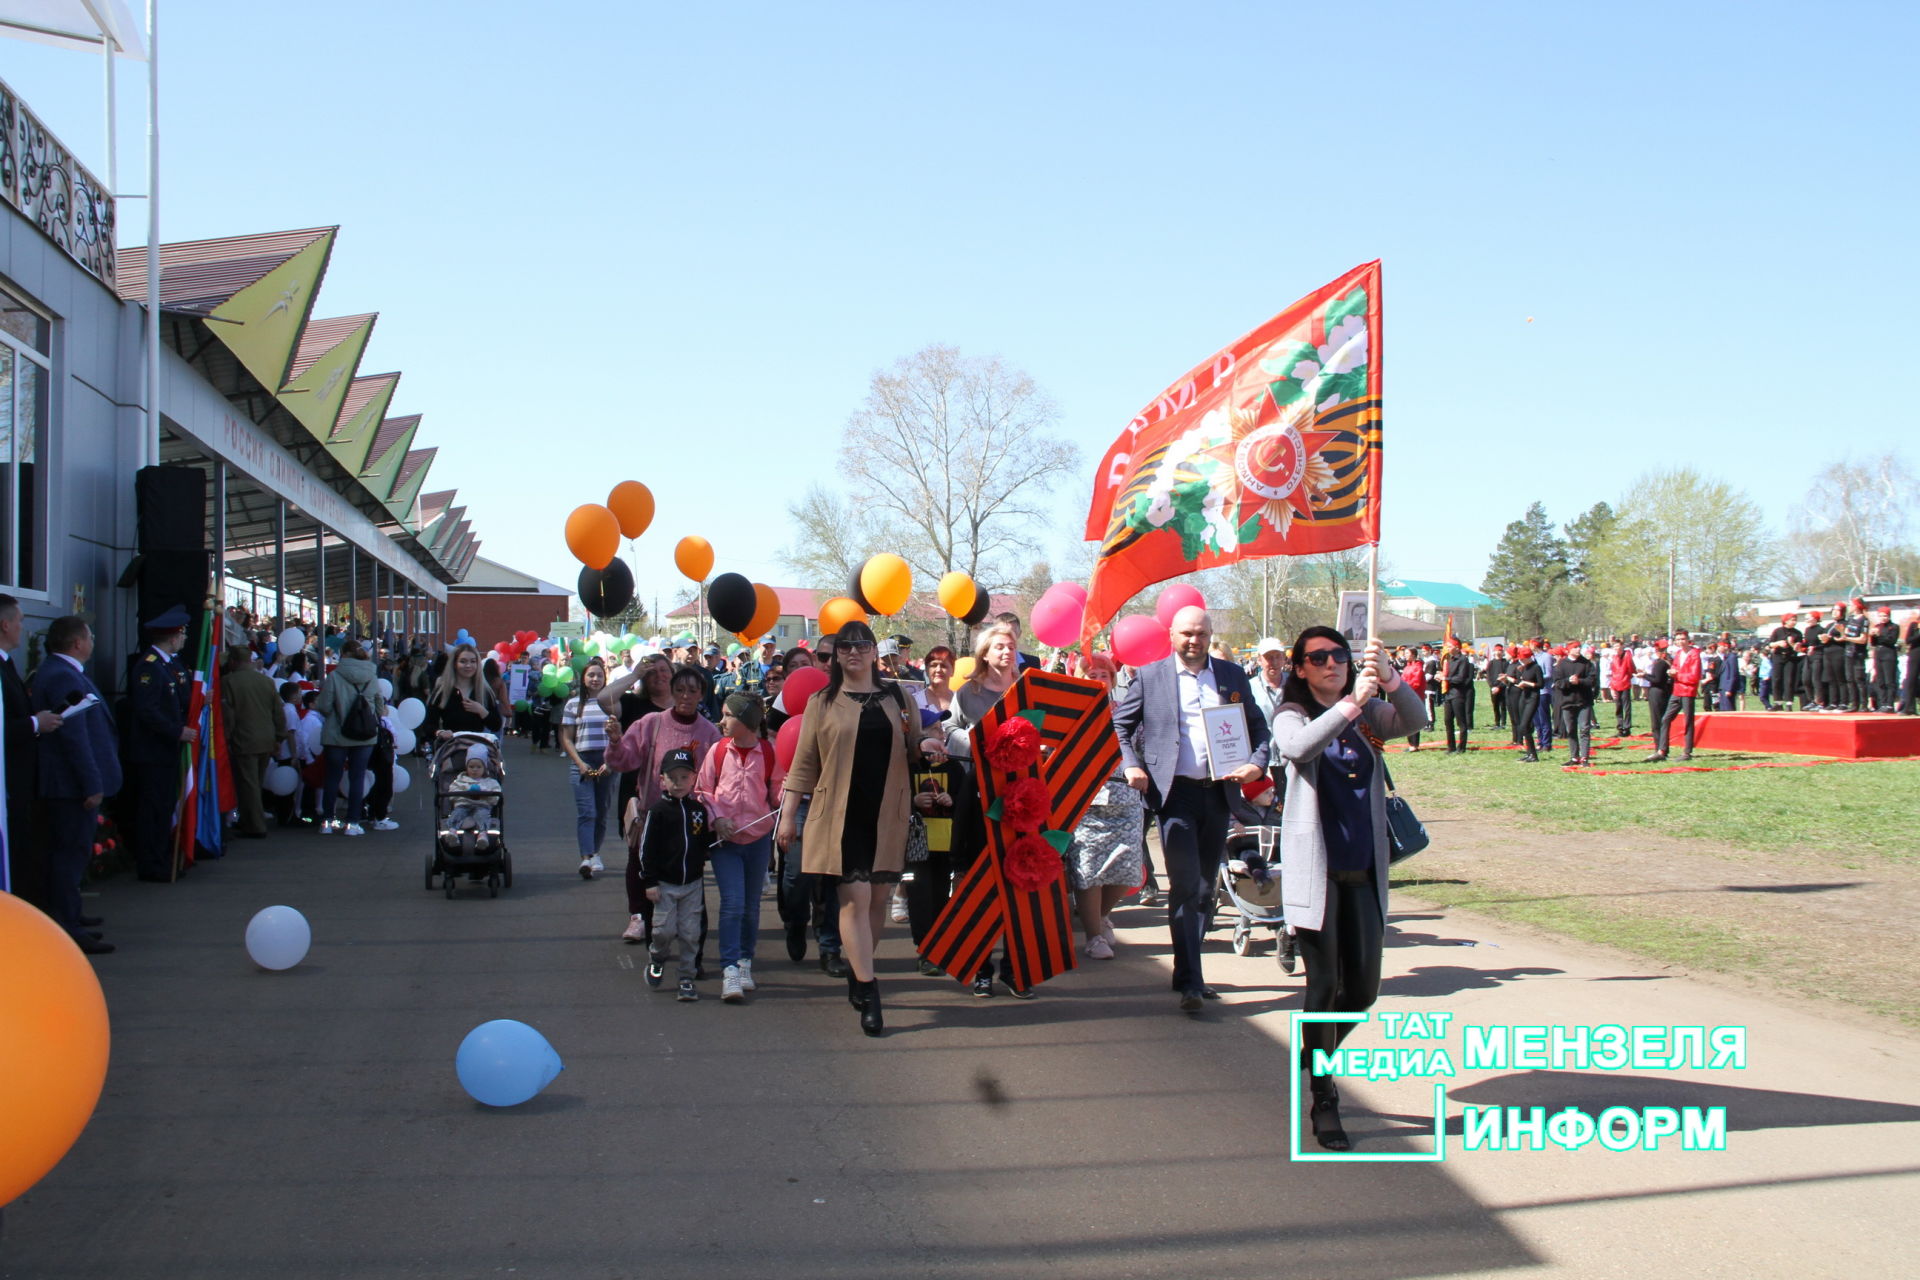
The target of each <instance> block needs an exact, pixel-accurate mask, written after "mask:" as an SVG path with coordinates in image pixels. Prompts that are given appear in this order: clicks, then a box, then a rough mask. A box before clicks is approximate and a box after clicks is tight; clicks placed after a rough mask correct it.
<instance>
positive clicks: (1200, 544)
mask: <svg viewBox="0 0 1920 1280" xmlns="http://www.w3.org/2000/svg"><path fill="white" fill-rule="evenodd" d="M1380 469H1381V447H1380V264H1379V262H1377V261H1375V262H1370V263H1367V264H1366V265H1365V266H1362V267H1355V268H1354V269H1353V270H1352V271H1349V272H1347V274H1345V275H1344V276H1341V277H1340V278H1339V279H1338V280H1335V281H1333V282H1332V283H1331V284H1328V285H1326V286H1324V287H1323V288H1320V289H1317V290H1315V291H1314V292H1313V293H1310V294H1308V295H1307V296H1306V297H1304V298H1302V299H1300V300H1299V301H1298V302H1296V303H1294V304H1293V305H1292V306H1290V307H1288V308H1287V309H1286V310H1285V311H1282V312H1281V313H1280V314H1279V315H1277V316H1275V317H1274V318H1273V319H1271V320H1269V321H1267V322H1266V323H1265V324H1263V325H1261V326H1260V327H1259V328H1258V329H1255V330H1254V331H1253V332H1252V333H1249V334H1247V335H1246V336H1245V337H1243V338H1241V339H1240V340H1239V341H1237V342H1235V343H1233V344H1232V345H1231V346H1229V347H1227V348H1225V349H1224V350H1222V351H1219V352H1218V353H1216V354H1215V355H1214V356H1213V357H1212V358H1211V359H1210V360H1208V361H1207V362H1206V363H1204V364H1202V365H1200V366H1199V367H1198V368H1196V369H1194V370H1193V371H1192V372H1190V373H1188V374H1187V376H1186V377H1185V378H1183V379H1181V380H1180V381H1179V382H1177V383H1175V384H1174V385H1173V386H1172V387H1169V388H1168V389H1167V391H1166V393H1165V394H1163V395H1162V396H1160V398H1159V399H1157V400H1155V401H1154V402H1153V403H1152V404H1151V405H1149V406H1147V408H1145V409H1143V410H1141V412H1140V413H1139V414H1138V415H1137V416H1136V417H1135V418H1134V420H1133V421H1132V422H1131V423H1129V424H1128V425H1127V429H1126V430H1125V431H1123V432H1121V434H1120V438H1119V439H1117V440H1115V441H1114V442H1113V445H1112V447H1111V448H1109V449H1108V450H1107V453H1106V456H1105V457H1104V458H1102V459H1101V461H1100V470H1099V472H1098V473H1097V474H1096V476H1095V478H1094V492H1093V504H1092V506H1091V507H1090V508H1089V510H1088V512H1087V529H1086V536H1087V538H1088V540H1089V541H1094V540H1097V541H1099V542H1100V544H1101V545H1100V554H1099V558H1098V559H1097V560H1096V561H1095V564H1094V570H1093V576H1092V577H1091V578H1090V579H1089V580H1088V584H1087V608H1086V614H1085V626H1086V628H1087V629H1088V631H1090V632H1091V631H1094V630H1098V629H1099V628H1100V627H1102V626H1104V625H1105V624H1106V622H1107V620H1108V619H1110V618H1112V617H1113V615H1114V614H1116V613H1118V612H1119V610H1120V607H1121V606H1122V605H1124V604H1125V603H1126V602H1127V601H1128V600H1130V599H1132V598H1133V596H1135V595H1136V594H1138V593H1139V592H1140V591H1141V590H1142V589H1144V588H1146V587H1149V586H1151V585H1153V584H1154V583H1156V582H1164V581H1166V580H1167V579H1168V578H1176V577H1179V576H1180V575H1182V574H1186V573H1191V572H1193V571H1195V570H1197V569H1209V568H1212V567H1213V566H1214V565H1218V564H1225V563H1227V562H1229V561H1233V560H1244V559H1258V558H1261V557H1265V556H1298V555H1315V554H1318V553H1320V552H1326V551H1340V550H1345V549H1346V548H1349V547H1358V546H1366V545H1367V544H1369V543H1374V542H1378V541H1379V540H1380Z"/></svg>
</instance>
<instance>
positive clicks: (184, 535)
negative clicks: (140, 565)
mask: <svg viewBox="0 0 1920 1280" xmlns="http://www.w3.org/2000/svg"><path fill="white" fill-rule="evenodd" d="M133 496H134V508H135V511H136V513H137V517H138V521H139V541H138V542H137V543H136V546H137V547H138V549H139V550H140V551H142V552H153V551H198V552H200V553H201V554H202V555H205V553H206V551H207V473H206V472H204V471H202V470H201V469H200V468H198V467H142V468H140V470H139V471H137V472H136V473H134V477H133Z"/></svg>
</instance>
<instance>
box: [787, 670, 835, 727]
mask: <svg viewBox="0 0 1920 1280" xmlns="http://www.w3.org/2000/svg"><path fill="white" fill-rule="evenodd" d="M826 687H827V673H826V672H824V671H822V670H821V669H820V668H818V667H802V668H801V669H800V670H798V671H796V672H794V673H793V674H792V675H790V676H788V677H787V682H786V683H785V684H783V685H781V686H780V697H781V698H782V699H783V700H784V701H785V702H786V704H787V710H788V711H789V712H791V713H792V714H793V718H794V719H795V720H798V719H799V718H800V713H801V712H802V711H805V710H806V709H807V699H808V698H811V697H812V696H813V695H814V694H816V693H818V692H820V691H821V690H822V689H824V688H826ZM782 727H783V728H784V727H785V726H782Z"/></svg>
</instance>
